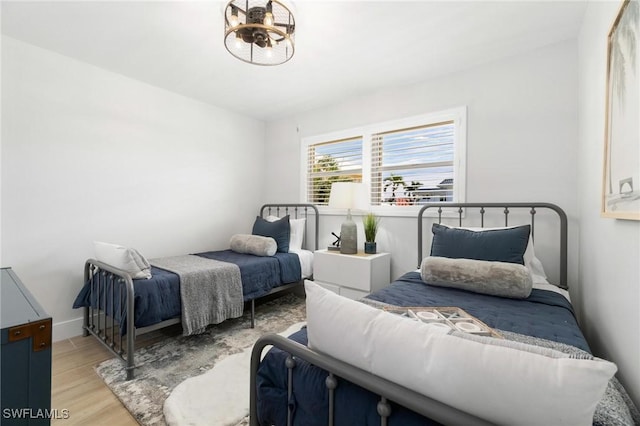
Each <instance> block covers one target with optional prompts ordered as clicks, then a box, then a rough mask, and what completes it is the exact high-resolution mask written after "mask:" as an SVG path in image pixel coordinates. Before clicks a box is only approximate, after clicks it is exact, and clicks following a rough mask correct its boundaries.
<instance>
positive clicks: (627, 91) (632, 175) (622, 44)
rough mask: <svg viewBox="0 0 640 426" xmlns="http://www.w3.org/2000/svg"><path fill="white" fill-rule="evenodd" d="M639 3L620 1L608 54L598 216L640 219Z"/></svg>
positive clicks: (626, 0)
mask: <svg viewBox="0 0 640 426" xmlns="http://www.w3.org/2000/svg"><path fill="white" fill-rule="evenodd" d="M638 4H639V0H624V1H623V3H622V6H621V7H620V10H619V11H618V15H617V16H616V19H615V21H614V22H613V25H612V26H611V30H610V31H609V39H608V49H607V95H606V123H605V149H604V176H603V185H602V210H601V212H602V216H604V217H613V218H618V219H631V220H640V83H639V81H640V77H639V74H640V70H639V69H638V67H639V65H640V64H638V55H639V52H640V44H639V43H638V42H639V36H640V34H639V33H640V28H639V27H640V24H639V22H640V18H639V16H638V9H639V8H638Z"/></svg>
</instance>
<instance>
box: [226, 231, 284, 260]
mask: <svg viewBox="0 0 640 426" xmlns="http://www.w3.org/2000/svg"><path fill="white" fill-rule="evenodd" d="M229 245H230V247H231V250H233V251H235V252H236V253H245V254H253V255H256V256H273V255H274V254H276V250H278V244H277V243H276V240H274V239H273V238H271V237H262V236H260V235H249V234H236V235H234V236H233V237H231V241H230V242H229Z"/></svg>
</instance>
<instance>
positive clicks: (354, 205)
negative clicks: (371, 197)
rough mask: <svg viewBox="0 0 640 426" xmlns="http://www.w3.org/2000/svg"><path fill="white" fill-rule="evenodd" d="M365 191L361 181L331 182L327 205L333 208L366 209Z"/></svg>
mask: <svg viewBox="0 0 640 426" xmlns="http://www.w3.org/2000/svg"><path fill="white" fill-rule="evenodd" d="M366 197H367V191H366V187H365V185H364V184H362V183H356V182H334V183H332V184H331V194H330V195H329V207H331V208H334V209H362V210H364V209H366V208H367V201H366Z"/></svg>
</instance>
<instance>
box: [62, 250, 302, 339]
mask: <svg viewBox="0 0 640 426" xmlns="http://www.w3.org/2000/svg"><path fill="white" fill-rule="evenodd" d="M197 255H198V256H202V257H206V258H209V259H215V260H220V261H224V262H229V263H235V264H236V265H238V267H239V268H240V276H241V279H242V291H243V298H244V301H245V302H246V301H249V300H253V299H256V298H258V297H260V296H264V295H265V294H267V293H269V291H271V289H273V288H274V287H278V286H281V285H284V284H289V283H293V282H296V281H299V280H300V279H301V277H302V272H301V269H300V260H299V258H298V255H297V254H295V253H276V255H275V256H271V257H268V256H264V257H261V256H253V255H251V254H239V253H236V252H233V251H231V250H223V251H210V252H205V253H197ZM133 286H134V294H135V296H134V297H135V302H134V306H135V321H134V324H135V326H136V327H146V326H150V325H153V324H157V323H159V322H161V321H164V320H168V319H171V318H180V316H181V313H182V302H181V298H180V277H179V276H178V275H177V274H174V273H173V272H169V271H165V270H163V269H160V268H156V267H151V278H150V279H148V280H146V279H139V280H133ZM107 292H108V294H110V292H111V289H110V288H109V287H107ZM92 294H93V295H92ZM98 296H99V295H98V294H97V292H95V291H94V292H93V293H92V292H91V288H90V284H89V283H85V285H84V286H83V287H82V289H81V290H80V293H79V294H78V296H77V297H76V300H75V302H74V303H73V307H74V308H82V307H87V306H89V304H90V303H91V302H90V300H91V299H93V306H94V307H96V306H100V307H103V303H104V299H103V298H102V296H100V302H99V303H98ZM125 298H126V297H124V296H123V297H122V303H119V297H118V295H117V294H116V299H115V300H116V303H115V309H114V308H113V307H111V306H107V307H106V311H107V312H108V313H109V315H111V316H113V317H114V318H116V321H118V322H119V323H120V324H121V331H122V332H123V333H124V332H125V330H126V321H127V319H126V311H125V310H124V309H125V308H124V306H125V303H124V299H125ZM114 311H115V312H114Z"/></svg>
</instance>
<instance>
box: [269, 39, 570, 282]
mask: <svg viewBox="0 0 640 426" xmlns="http://www.w3.org/2000/svg"><path fill="white" fill-rule="evenodd" d="M398 66H401V64H399V65H398ZM576 67H577V53H576V44H575V41H567V42H563V43H560V44H556V45H553V46H549V47H546V48H543V49H539V50H536V51H533V52H528V53H525V54H522V55H519V56H516V57H511V58H508V59H505V60H501V61H498V62H493V63H490V64H487V65H483V66H480V67H477V68H474V69H470V70H467V71H464V72H460V73H456V74H452V75H448V76H446V77H442V78H439V79H437V80H430V81H425V82H421V83H416V84H410V85H407V86H404V87H397V88H394V89H386V90H380V91H379V92H376V93H373V94H370V95H367V96H363V97H360V98H356V99H350V100H348V101H345V102H342V103H339V104H337V105H333V106H331V107H327V108H323V109H318V110H315V111H308V112H301V113H299V114H297V115H295V116H291V117H287V118H284V119H281V120H278V121H275V122H270V123H268V124H267V142H266V152H267V164H268V168H267V172H268V173H267V186H266V188H267V189H266V196H267V198H268V199H269V200H276V201H287V200H288V201H291V200H293V199H298V198H299V194H300V179H299V176H300V167H299V163H300V140H301V138H303V137H306V136H313V135H318V134H323V133H328V132H333V131H339V130H343V129H348V128H351V127H356V126H359V125H363V124H367V123H375V122H379V121H387V120H393V119H397V118H403V117H407V116H412V115H419V114H424V113H429V112H436V111H440V110H444V109H448V108H452V107H458V106H465V105H466V106H467V107H468V123H467V128H468V139H467V167H468V168H467V182H466V185H467V197H466V198H467V201H547V202H552V203H556V204H558V205H560V206H561V207H562V208H564V209H565V211H566V212H567V214H568V215H569V220H570V230H571V229H573V230H575V228H576V226H575V220H576V215H577V209H576V207H577V198H576V194H575V187H576V175H577V169H576V163H575V151H576V149H577V113H576V111H577V82H576V75H577V68H576ZM363 72H366V71H363ZM341 222H342V216H323V217H322V220H321V229H320V236H321V240H320V246H326V245H327V244H329V243H330V241H331V239H330V238H329V234H330V232H331V231H338V232H339V229H340V223H341ZM381 226H382V231H381V232H382V235H380V237H379V238H378V249H379V250H381V251H389V252H391V254H392V276H393V278H396V277H398V276H399V275H401V274H402V273H404V272H406V271H408V270H410V269H412V268H415V267H416V266H417V262H418V261H417V256H416V245H417V237H416V229H417V225H416V222H415V219H414V218H401V217H385V218H383V219H382V222H381ZM359 231H360V237H359V238H360V241H363V239H362V238H363V235H362V227H361V226H359ZM570 236H571V239H570V247H572V248H573V247H575V244H576V243H575V232H571V235H570ZM571 259H572V263H574V261H575V259H576V256H571ZM542 260H543V261H544V260H545V259H542ZM547 260H548V261H549V262H550V264H551V266H552V267H551V268H548V269H553V266H554V265H556V264H557V261H555V259H552V258H551V257H550V258H548V259H547ZM553 274H555V275H556V276H557V273H555V272H552V275H553ZM576 279H577V271H576V268H575V266H573V268H572V269H570V282H575V281H576Z"/></svg>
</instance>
